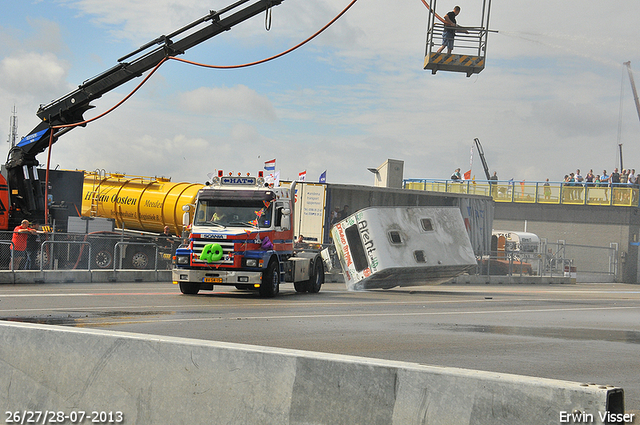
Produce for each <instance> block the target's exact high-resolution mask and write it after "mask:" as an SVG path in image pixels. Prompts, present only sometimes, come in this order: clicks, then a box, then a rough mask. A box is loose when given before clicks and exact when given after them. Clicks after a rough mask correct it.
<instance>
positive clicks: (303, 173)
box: [298, 170, 307, 182]
mask: <svg viewBox="0 0 640 425" xmlns="http://www.w3.org/2000/svg"><path fill="white" fill-rule="evenodd" d="M306 177H307V170H304V171H301V172H299V173H298V181H299V182H303V181H304V179H305V178H306Z"/></svg>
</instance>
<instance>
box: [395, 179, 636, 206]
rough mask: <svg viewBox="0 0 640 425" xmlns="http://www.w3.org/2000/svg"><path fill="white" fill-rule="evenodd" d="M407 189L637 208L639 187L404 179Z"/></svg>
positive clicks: (501, 199) (498, 199) (497, 199)
mask: <svg viewBox="0 0 640 425" xmlns="http://www.w3.org/2000/svg"><path fill="white" fill-rule="evenodd" d="M403 187H404V188H405V189H413V190H426V191H431V192H448V193H464V194H470V195H484V196H491V197H492V198H493V200H494V201H495V202H514V203H524V204H564V205H606V206H614V207H636V206H638V205H639V204H638V201H639V200H640V197H639V193H640V188H639V187H638V186H637V185H632V184H625V183H613V184H611V185H604V184H597V183H565V182H527V181H520V182H516V181H512V180H509V181H503V180H495V181H494V180H491V181H488V180H462V181H461V180H457V181H454V180H432V179H405V180H403Z"/></svg>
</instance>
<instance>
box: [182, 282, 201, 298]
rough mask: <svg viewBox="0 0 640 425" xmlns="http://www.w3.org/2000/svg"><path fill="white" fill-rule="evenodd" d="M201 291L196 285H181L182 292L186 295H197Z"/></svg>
mask: <svg viewBox="0 0 640 425" xmlns="http://www.w3.org/2000/svg"><path fill="white" fill-rule="evenodd" d="M199 291H200V288H199V287H198V285H197V284H195V283H181V284H180V292H182V293H183V294H185V295H196V294H197V293H198V292H199Z"/></svg>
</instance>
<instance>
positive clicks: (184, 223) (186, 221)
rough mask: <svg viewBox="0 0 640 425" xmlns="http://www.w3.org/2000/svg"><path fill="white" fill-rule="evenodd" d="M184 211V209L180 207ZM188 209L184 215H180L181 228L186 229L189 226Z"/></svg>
mask: <svg viewBox="0 0 640 425" xmlns="http://www.w3.org/2000/svg"><path fill="white" fill-rule="evenodd" d="M182 208H183V209H184V207H182ZM189 218H190V217H189V207H187V210H186V211H185V212H184V214H182V227H185V228H186V227H187V226H189Z"/></svg>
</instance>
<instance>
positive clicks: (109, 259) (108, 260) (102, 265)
mask: <svg viewBox="0 0 640 425" xmlns="http://www.w3.org/2000/svg"><path fill="white" fill-rule="evenodd" d="M93 265H94V266H95V267H96V268H98V269H108V268H109V267H111V266H113V254H112V253H111V252H109V251H107V250H101V251H98V252H97V253H96V255H95V256H94V257H93Z"/></svg>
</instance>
